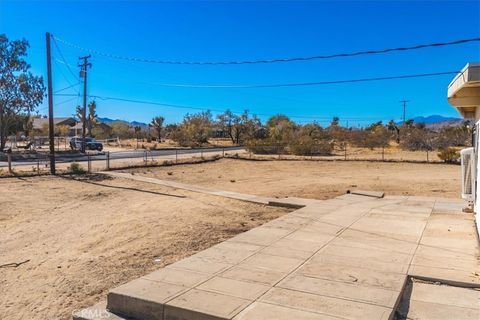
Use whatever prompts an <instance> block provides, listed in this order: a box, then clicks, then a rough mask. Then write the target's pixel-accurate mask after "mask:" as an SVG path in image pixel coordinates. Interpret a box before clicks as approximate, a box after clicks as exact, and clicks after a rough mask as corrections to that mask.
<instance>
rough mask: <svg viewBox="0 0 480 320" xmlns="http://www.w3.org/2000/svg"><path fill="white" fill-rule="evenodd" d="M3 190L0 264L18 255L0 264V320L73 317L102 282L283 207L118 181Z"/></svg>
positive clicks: (12, 184)
mask: <svg viewBox="0 0 480 320" xmlns="http://www.w3.org/2000/svg"><path fill="white" fill-rule="evenodd" d="M0 195H1V207H0V265H4V264H8V263H13V262H16V263H21V262H25V263H23V264H21V265H19V266H18V267H14V266H2V267H0V292H1V299H0V319H3V320H9V319H12V320H13V319H15V320H16V319H71V313H72V311H74V310H77V309H80V308H82V307H86V306H89V305H92V304H94V303H96V302H97V301H99V300H100V299H104V298H105V296H106V293H107V291H108V289H109V288H112V287H115V286H117V285H119V284H121V283H124V282H127V281H130V280H132V279H135V278H137V277H139V276H141V275H144V274H146V273H148V272H150V271H152V270H154V269H156V268H159V267H162V266H164V265H166V264H170V263H172V262H174V261H176V260H178V259H181V258H183V257H185V256H188V255H191V254H193V253H195V252H197V251H200V250H203V249H205V248H207V247H210V246H212V245H213V244H215V243H218V242H220V241H223V240H225V239H227V238H229V237H232V236H233V235H235V234H237V233H239V232H243V231H246V230H248V229H250V228H252V227H255V226H257V225H260V224H263V223H264V222H266V221H268V220H270V219H273V218H276V217H278V216H280V215H282V214H283V213H284V212H286V211H285V210H284V209H280V208H267V207H263V206H259V205H254V204H248V203H244V202H239V201H234V200H228V199H223V198H219V197H213V196H207V195H201V194H196V193H189V192H187V191H181V190H173V189H168V188H164V187H160V186H156V185H151V184H144V183H140V182H135V181H125V180H117V179H112V180H110V179H108V180H102V179H93V180H84V181H74V180H71V179H69V178H61V177H37V178H22V179H13V178H10V179H2V180H0ZM177 196H180V197H177ZM155 259H160V262H155Z"/></svg>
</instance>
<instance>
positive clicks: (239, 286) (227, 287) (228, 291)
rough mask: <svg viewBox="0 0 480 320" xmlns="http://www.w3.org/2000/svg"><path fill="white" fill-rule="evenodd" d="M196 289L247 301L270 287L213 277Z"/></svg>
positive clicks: (255, 297)
mask: <svg viewBox="0 0 480 320" xmlns="http://www.w3.org/2000/svg"><path fill="white" fill-rule="evenodd" d="M197 289H200V290H204V291H210V292H216V293H221V294H225V295H229V296H234V297H237V298H242V299H247V300H255V299H257V298H258V297H260V296H261V295H262V294H264V293H265V292H267V291H268V290H269V289H270V286H268V285H265V284H260V283H252V282H246V281H241V280H234V279H229V278H223V277H214V278H212V279H210V280H208V281H206V282H204V283H202V284H201V285H199V286H198V287H197Z"/></svg>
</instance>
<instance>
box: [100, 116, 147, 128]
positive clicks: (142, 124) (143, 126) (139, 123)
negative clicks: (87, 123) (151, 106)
mask: <svg viewBox="0 0 480 320" xmlns="http://www.w3.org/2000/svg"><path fill="white" fill-rule="evenodd" d="M97 120H98V121H99V122H101V123H105V124H110V123H112V122H122V123H126V124H128V125H130V126H132V127H137V126H138V127H142V128H146V127H148V124H146V123H143V122H138V121H131V122H128V121H125V120H120V119H110V118H97Z"/></svg>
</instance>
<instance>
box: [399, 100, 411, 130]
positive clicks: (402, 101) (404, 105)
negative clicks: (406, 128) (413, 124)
mask: <svg viewBox="0 0 480 320" xmlns="http://www.w3.org/2000/svg"><path fill="white" fill-rule="evenodd" d="M407 102H409V100H400V103H403V124H405V121H406V120H407V119H406V112H407Z"/></svg>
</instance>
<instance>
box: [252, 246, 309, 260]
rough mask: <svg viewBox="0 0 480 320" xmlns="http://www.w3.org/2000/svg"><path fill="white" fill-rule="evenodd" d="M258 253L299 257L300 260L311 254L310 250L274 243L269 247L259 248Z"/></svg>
mask: <svg viewBox="0 0 480 320" xmlns="http://www.w3.org/2000/svg"><path fill="white" fill-rule="evenodd" d="M260 253H264V254H269V255H272V256H280V257H286V258H294V259H300V260H307V259H308V258H310V257H311V256H312V252H309V251H303V250H297V249H291V248H286V247H279V246H276V245H271V246H269V247H266V248H265V249H263V250H261V251H260Z"/></svg>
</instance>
